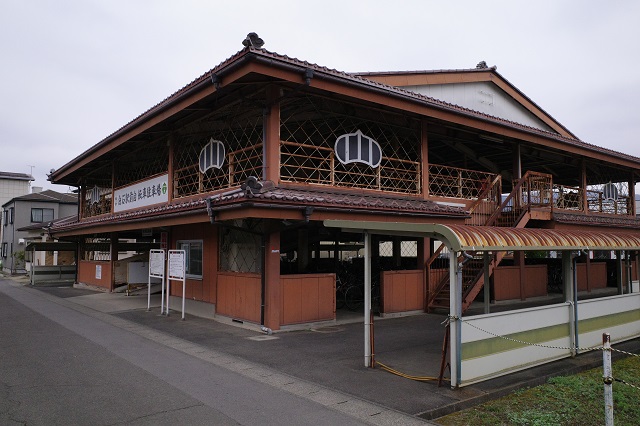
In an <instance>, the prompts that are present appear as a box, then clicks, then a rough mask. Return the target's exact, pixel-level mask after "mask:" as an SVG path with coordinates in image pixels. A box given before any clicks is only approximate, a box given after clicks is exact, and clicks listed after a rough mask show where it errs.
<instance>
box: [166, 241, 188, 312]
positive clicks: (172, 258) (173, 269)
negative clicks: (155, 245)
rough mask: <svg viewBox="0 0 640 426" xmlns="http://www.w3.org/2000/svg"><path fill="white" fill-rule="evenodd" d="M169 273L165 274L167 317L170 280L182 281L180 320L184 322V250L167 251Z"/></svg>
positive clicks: (185, 282)
mask: <svg viewBox="0 0 640 426" xmlns="http://www.w3.org/2000/svg"><path fill="white" fill-rule="evenodd" d="M168 257H169V267H168V269H169V273H168V274H167V278H168V279H167V315H169V293H170V292H171V280H175V281H182V319H183V320H184V303H185V293H186V290H187V288H186V285H187V279H186V273H185V269H186V258H187V256H186V252H185V251H184V250H169V256H168Z"/></svg>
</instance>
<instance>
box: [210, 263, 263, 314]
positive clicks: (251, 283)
mask: <svg viewBox="0 0 640 426" xmlns="http://www.w3.org/2000/svg"><path fill="white" fill-rule="evenodd" d="M260 287H261V281H260V275H258V274H246V273H241V272H220V273H218V303H217V304H216V313H217V314H220V315H224V316H228V317H231V318H237V319H241V320H245V321H250V322H254V323H256V324H260V303H261V302H260V301H261V293H262V291H261V288H260Z"/></svg>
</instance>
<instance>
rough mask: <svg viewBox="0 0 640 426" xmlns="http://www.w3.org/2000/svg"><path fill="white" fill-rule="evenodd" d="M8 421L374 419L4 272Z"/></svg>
mask: <svg viewBox="0 0 640 426" xmlns="http://www.w3.org/2000/svg"><path fill="white" fill-rule="evenodd" d="M0 324H1V326H0V424H3V425H14V424H15V425H25V424H29V425H58V424H64V425H70V424H74V425H85V424H91V425H114V424H132V425H146V424H149V425H151V424H153V425H164V424H166V425H169V424H172V425H173V424H188V425H200V424H209V425H211V424H215V425H231V424H243V425H257V424H260V425H269V424H274V425H275V424H277V425H281V424H289V425H294V424H299V425H305V424H313V425H322V424H331V425H335V424H341V425H349V424H365V423H363V422H361V421H360V420H358V419H357V418H354V417H351V416H349V415H347V414H345V413H343V412H339V411H336V410H333V409H331V408H328V407H327V406H325V405H322V404H319V403H316V402H314V401H311V400H309V399H308V398H301V397H299V396H296V395H294V394H292V393H290V392H285V391H282V390H280V389H278V388H277V387H274V386H270V385H269V384H265V383H263V382H259V381H255V380H252V379H251V378H248V377H246V375H241V374H237V373H235V372H233V371H229V370H228V369H224V368H221V367H219V366H217V365H214V364H212V363H208V362H206V360H203V359H199V358H198V357H194V356H191V355H189V354H186V353H184V352H183V351H179V350H176V349H174V348H171V347H168V346H166V345H163V344H162V343H161V342H156V341H154V340H150V339H147V338H144V337H142V336H140V335H139V334H136V333H133V332H131V331H128V330H127V329H126V328H122V327H118V326H114V325H113V324H110V323H109V322H105V321H103V320H102V319H101V318H100V316H99V315H92V314H91V313H87V312H83V311H82V310H77V309H73V308H71V307H69V306H66V305H65V304H64V303H62V299H60V302H58V301H56V300H55V298H53V297H51V296H48V297H47V296H46V295H44V294H43V293H40V292H38V291H37V290H33V289H30V288H26V287H22V286H17V285H15V284H13V283H11V282H10V281H8V280H3V279H0Z"/></svg>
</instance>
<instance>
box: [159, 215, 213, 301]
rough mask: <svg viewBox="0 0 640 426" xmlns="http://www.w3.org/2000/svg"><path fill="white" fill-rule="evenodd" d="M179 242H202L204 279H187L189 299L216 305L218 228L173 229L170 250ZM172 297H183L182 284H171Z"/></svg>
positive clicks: (186, 227) (200, 224)
mask: <svg viewBox="0 0 640 426" xmlns="http://www.w3.org/2000/svg"><path fill="white" fill-rule="evenodd" d="M178 240H202V279H187V282H186V292H185V296H186V298H187V299H192V300H197V301H202V302H209V303H215V302H216V291H215V288H216V281H217V270H218V228H217V227H216V226H213V225H211V224H210V223H195V224H190V225H184V226H176V227H173V228H172V229H171V244H170V247H169V248H170V249H176V244H177V242H178ZM171 287H172V288H171V295H172V296H180V297H182V284H181V283H178V282H177V281H175V282H172V283H171Z"/></svg>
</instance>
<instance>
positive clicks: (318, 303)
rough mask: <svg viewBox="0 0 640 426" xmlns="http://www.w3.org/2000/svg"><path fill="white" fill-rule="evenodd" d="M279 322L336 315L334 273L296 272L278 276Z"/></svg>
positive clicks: (296, 322) (284, 322)
mask: <svg viewBox="0 0 640 426" xmlns="http://www.w3.org/2000/svg"><path fill="white" fill-rule="evenodd" d="M280 282H281V288H282V310H281V318H280V323H281V324H282V325H288V324H300V323H305V322H316V321H329V320H334V319H335V318H336V302H335V294H336V276H335V274H300V275H298V274H296V275H282V276H281V277H280Z"/></svg>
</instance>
